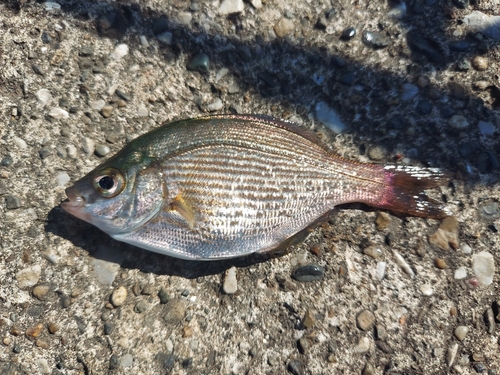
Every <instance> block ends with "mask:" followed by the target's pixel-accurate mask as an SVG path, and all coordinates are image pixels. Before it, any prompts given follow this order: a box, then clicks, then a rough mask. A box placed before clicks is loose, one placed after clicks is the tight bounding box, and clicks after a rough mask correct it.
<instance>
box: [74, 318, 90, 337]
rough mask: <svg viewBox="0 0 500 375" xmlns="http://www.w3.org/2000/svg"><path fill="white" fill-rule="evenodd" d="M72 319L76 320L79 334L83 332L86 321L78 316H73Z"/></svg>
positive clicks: (85, 328) (85, 327)
mask: <svg viewBox="0 0 500 375" xmlns="http://www.w3.org/2000/svg"><path fill="white" fill-rule="evenodd" d="M74 319H75V322H76V326H77V327H78V332H80V334H83V333H85V331H86V330H87V323H85V320H83V318H82V317H80V316H75V317H74Z"/></svg>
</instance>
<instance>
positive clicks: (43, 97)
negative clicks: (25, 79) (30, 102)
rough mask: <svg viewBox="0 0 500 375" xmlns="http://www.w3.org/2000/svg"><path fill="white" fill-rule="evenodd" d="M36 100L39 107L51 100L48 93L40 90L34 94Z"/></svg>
mask: <svg viewBox="0 0 500 375" xmlns="http://www.w3.org/2000/svg"><path fill="white" fill-rule="evenodd" d="M35 96H36V98H37V99H38V103H40V104H41V105H43V106H44V105H45V104H47V103H48V102H49V100H50V99H51V98H52V95H51V94H50V91H49V90H47V89H40V90H38V91H37V92H36V94H35Z"/></svg>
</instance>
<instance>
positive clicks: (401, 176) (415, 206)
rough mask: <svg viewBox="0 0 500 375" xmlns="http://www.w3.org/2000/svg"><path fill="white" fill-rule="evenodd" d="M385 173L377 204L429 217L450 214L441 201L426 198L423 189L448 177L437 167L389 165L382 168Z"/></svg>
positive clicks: (440, 182)
mask: <svg viewBox="0 0 500 375" xmlns="http://www.w3.org/2000/svg"><path fill="white" fill-rule="evenodd" d="M384 173H385V179H386V188H385V190H384V192H383V194H382V202H378V203H377V206H378V207H381V208H386V209H389V210H391V211H396V212H401V213H403V214H406V215H411V216H420V217H428V218H432V219H442V218H444V217H446V216H450V215H451V213H450V212H449V211H448V210H447V209H446V208H445V206H444V204H443V203H442V202H439V201H437V200H435V199H432V198H429V197H428V196H427V195H426V194H425V192H424V190H426V189H433V188H436V187H438V186H440V185H443V184H444V183H445V182H446V181H447V180H449V176H447V175H446V174H445V173H443V172H442V171H441V170H440V169H438V168H422V167H415V166H396V165H388V166H385V167H384ZM380 203H381V204H380Z"/></svg>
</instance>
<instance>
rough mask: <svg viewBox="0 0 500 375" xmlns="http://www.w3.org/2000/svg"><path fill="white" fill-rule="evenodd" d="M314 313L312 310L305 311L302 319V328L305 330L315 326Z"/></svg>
mask: <svg viewBox="0 0 500 375" xmlns="http://www.w3.org/2000/svg"><path fill="white" fill-rule="evenodd" d="M314 315H315V314H314V312H313V311H312V310H309V309H308V310H307V311H306V313H305V315H304V318H303V319H302V326H303V327H304V328H305V329H307V328H312V327H314V325H315V324H316V317H315V316H314Z"/></svg>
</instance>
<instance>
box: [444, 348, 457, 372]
mask: <svg viewBox="0 0 500 375" xmlns="http://www.w3.org/2000/svg"><path fill="white" fill-rule="evenodd" d="M457 351H458V344H457V343H453V344H451V345H450V347H449V348H448V350H447V352H446V362H447V365H448V367H451V365H452V364H453V362H454V361H455V357H456V356H457Z"/></svg>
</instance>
